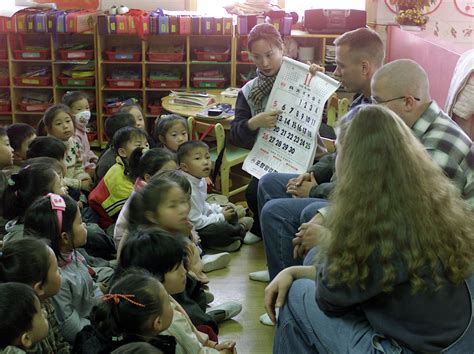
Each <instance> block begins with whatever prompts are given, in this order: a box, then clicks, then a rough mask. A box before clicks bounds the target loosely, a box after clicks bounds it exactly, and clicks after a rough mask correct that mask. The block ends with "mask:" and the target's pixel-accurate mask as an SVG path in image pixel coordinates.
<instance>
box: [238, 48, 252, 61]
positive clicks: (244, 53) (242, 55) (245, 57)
mask: <svg viewBox="0 0 474 354" xmlns="http://www.w3.org/2000/svg"><path fill="white" fill-rule="evenodd" d="M240 61H245V62H250V57H249V52H248V51H246V50H241V51H240Z"/></svg>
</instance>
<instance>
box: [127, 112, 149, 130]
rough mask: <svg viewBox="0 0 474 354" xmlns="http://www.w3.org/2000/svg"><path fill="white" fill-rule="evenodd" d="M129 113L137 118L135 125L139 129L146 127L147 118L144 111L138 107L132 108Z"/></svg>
mask: <svg viewBox="0 0 474 354" xmlns="http://www.w3.org/2000/svg"><path fill="white" fill-rule="evenodd" d="M129 113H130V114H131V115H132V116H133V118H135V127H136V128H138V129H143V130H144V129H145V118H144V117H143V114H142V112H140V110H139V109H138V108H137V107H132V108H130V111H129Z"/></svg>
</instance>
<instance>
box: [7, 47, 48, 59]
mask: <svg viewBox="0 0 474 354" xmlns="http://www.w3.org/2000/svg"><path fill="white" fill-rule="evenodd" d="M13 55H14V56H15V59H20V60H22V59H26V60H46V59H49V58H50V55H51V52H50V50H49V49H48V50H18V49H16V50H14V51H13Z"/></svg>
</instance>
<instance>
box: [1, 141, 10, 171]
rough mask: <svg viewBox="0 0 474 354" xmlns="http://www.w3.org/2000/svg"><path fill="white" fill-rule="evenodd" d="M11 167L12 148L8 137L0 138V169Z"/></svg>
mask: <svg viewBox="0 0 474 354" xmlns="http://www.w3.org/2000/svg"><path fill="white" fill-rule="evenodd" d="M11 165H13V148H12V147H11V146H10V139H8V135H6V134H5V135H3V136H0V168H4V167H7V166H11Z"/></svg>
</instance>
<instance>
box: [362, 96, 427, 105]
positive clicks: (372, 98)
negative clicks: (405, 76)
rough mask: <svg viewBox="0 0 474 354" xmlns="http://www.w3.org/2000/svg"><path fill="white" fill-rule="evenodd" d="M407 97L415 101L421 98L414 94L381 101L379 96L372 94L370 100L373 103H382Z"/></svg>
mask: <svg viewBox="0 0 474 354" xmlns="http://www.w3.org/2000/svg"><path fill="white" fill-rule="evenodd" d="M407 97H411V98H413V99H414V100H415V101H419V100H420V99H419V98H418V97H413V96H400V97H395V98H391V99H389V100H385V101H379V99H378V98H377V97H374V96H370V100H371V101H372V103H373V104H382V103H388V102H392V101H396V100H401V99H402V98H407Z"/></svg>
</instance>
